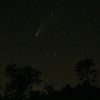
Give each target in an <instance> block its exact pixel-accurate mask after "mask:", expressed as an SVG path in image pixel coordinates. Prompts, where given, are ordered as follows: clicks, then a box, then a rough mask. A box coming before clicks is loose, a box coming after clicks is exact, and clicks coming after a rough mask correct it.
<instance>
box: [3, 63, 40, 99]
mask: <svg viewBox="0 0 100 100" xmlns="http://www.w3.org/2000/svg"><path fill="white" fill-rule="evenodd" d="M6 73H7V77H8V78H9V79H10V80H9V83H8V84H7V85H6V89H5V96H6V97H7V98H8V97H9V99H10V100H13V99H15V98H16V99H22V97H24V93H25V91H26V90H27V89H28V88H29V86H30V85H31V84H34V83H40V82H41V80H40V78H39V75H40V74H41V72H40V71H38V70H36V69H33V68H32V67H31V66H25V67H18V66H17V65H15V64H13V65H10V66H7V68H6Z"/></svg>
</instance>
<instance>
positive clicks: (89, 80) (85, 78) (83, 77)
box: [75, 59, 96, 86]
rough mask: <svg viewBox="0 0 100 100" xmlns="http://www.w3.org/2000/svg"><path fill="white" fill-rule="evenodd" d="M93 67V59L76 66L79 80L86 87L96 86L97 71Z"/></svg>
mask: <svg viewBox="0 0 100 100" xmlns="http://www.w3.org/2000/svg"><path fill="white" fill-rule="evenodd" d="M93 66H94V62H93V59H85V60H83V61H80V62H79V63H77V65H76V66H75V67H76V69H75V71H76V73H77V76H78V79H79V81H81V82H82V83H83V84H84V85H89V86H93V85H94V84H95V81H96V80H95V78H96V70H95V69H94V68H93Z"/></svg>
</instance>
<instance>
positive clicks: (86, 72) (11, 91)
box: [0, 59, 100, 100]
mask: <svg viewBox="0 0 100 100" xmlns="http://www.w3.org/2000/svg"><path fill="white" fill-rule="evenodd" d="M94 65H95V63H94V60H93V59H85V60H83V61H80V62H79V63H77V65H76V66H74V68H75V71H76V76H77V78H78V80H79V84H77V86H75V87H72V86H71V84H67V85H65V86H64V87H62V89H61V90H56V89H55V88H54V87H53V86H51V85H48V86H44V89H43V91H34V89H33V87H32V86H33V85H34V83H35V84H41V82H42V80H41V79H40V75H41V74H42V73H41V72H40V71H39V70H36V69H33V68H32V67H31V66H24V67H19V66H17V65H16V64H13V65H9V66H7V67H6V75H7V78H8V79H9V81H8V83H7V84H6V86H5V90H4V94H3V96H0V99H1V100H40V99H43V100H44V99H45V100H46V99H49V100H51V99H64V100H65V99H68V100H70V99H73V98H74V99H77V100H85V99H86V100H89V99H90V100H91V99H93V100H100V88H98V87H97V86H96V83H97V82H96V78H97V70H96V69H95V67H94Z"/></svg>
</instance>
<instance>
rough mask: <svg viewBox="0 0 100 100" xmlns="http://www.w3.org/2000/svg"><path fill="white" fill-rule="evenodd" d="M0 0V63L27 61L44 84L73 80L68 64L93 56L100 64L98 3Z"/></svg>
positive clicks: (99, 6) (21, 62) (71, 70)
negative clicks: (40, 76) (44, 81)
mask: <svg viewBox="0 0 100 100" xmlns="http://www.w3.org/2000/svg"><path fill="white" fill-rule="evenodd" d="M0 2H1V3H0V12H1V15H0V55H1V56H0V60H1V62H0V65H1V66H4V65H7V64H13V63H16V64H22V65H23V64H24V65H26V64H30V65H32V66H33V67H36V68H38V69H40V70H42V71H43V73H44V74H43V78H44V80H46V82H47V83H50V84H54V85H56V86H61V85H62V84H64V83H66V82H68V83H73V84H75V83H77V80H76V79H75V78H74V72H73V68H72V66H73V65H75V64H76V63H77V62H78V61H80V60H82V59H84V58H94V59H96V63H97V65H96V67H98V66H99V65H100V64H99V61H100V46H99V44H100V34H99V33H100V28H99V25H100V14H99V12H100V3H99V2H98V3H97V2H96V1H94V2H92V1H91V3H90V2H88V1H87V2H85V1H78V2H76V1H65V0H58V1H57V0H56V1H55V2H54V1H53V0H51V1H50V0H48V1H46V0H42V1H39V0H20V1H18V0H9V1H0ZM0 69H1V70H4V67H1V68H0ZM98 69H99V70H100V68H99V67H98ZM1 76H2V75H1ZM74 79H75V80H74ZM97 84H100V80H99V82H98V83H97Z"/></svg>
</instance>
